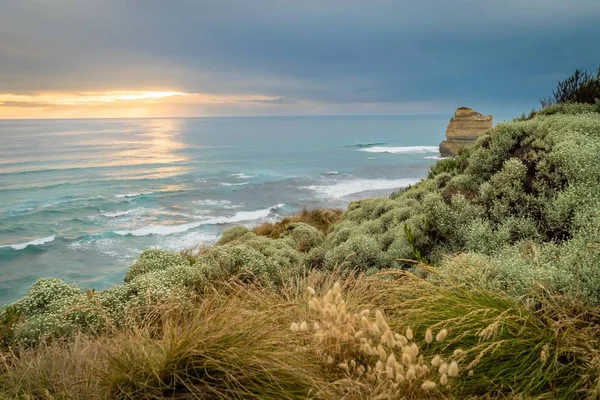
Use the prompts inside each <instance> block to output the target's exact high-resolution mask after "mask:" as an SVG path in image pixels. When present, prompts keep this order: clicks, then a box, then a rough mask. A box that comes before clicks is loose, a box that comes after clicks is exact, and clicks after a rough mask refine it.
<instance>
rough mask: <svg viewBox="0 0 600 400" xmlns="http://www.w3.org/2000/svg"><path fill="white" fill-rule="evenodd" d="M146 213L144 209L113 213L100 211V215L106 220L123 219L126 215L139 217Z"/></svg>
mask: <svg viewBox="0 0 600 400" xmlns="http://www.w3.org/2000/svg"><path fill="white" fill-rule="evenodd" d="M146 211H147V209H146V208H132V209H130V210H126V211H115V212H109V211H101V212H100V215H101V216H103V217H106V218H119V217H124V216H126V215H140V214H143V213H144V212H146Z"/></svg>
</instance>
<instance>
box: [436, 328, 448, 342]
mask: <svg viewBox="0 0 600 400" xmlns="http://www.w3.org/2000/svg"><path fill="white" fill-rule="evenodd" d="M446 336H448V331H447V330H446V328H444V329H442V330H441V331H439V332H438V334H437V335H436V336H435V340H437V341H438V342H442V341H444V339H446Z"/></svg>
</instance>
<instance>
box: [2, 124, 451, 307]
mask: <svg viewBox="0 0 600 400" xmlns="http://www.w3.org/2000/svg"><path fill="white" fill-rule="evenodd" d="M447 122H448V117H447V116H445V117H444V116H440V117H436V116H433V117H431V116H427V117H416V116H403V117H398V116H373V117H355V116H352V117H348V116H340V117H248V118H243V117H240V118H189V119H186V118H182V119H104V120H100V119H89V120H18V121H11V120H4V121H0V305H2V304H6V303H9V302H11V301H14V300H16V299H18V298H19V297H21V296H23V295H24V294H25V293H27V289H28V288H29V286H30V285H31V284H32V283H33V282H35V281H36V280H37V279H39V278H42V277H48V276H53V277H58V278H61V279H63V280H65V281H67V282H70V283H75V284H77V285H79V286H81V287H82V288H96V289H104V288H106V287H108V286H110V285H113V284H116V283H120V282H122V280H123V277H124V275H125V271H126V270H127V267H128V266H129V265H130V264H131V263H132V262H133V261H134V260H135V258H136V257H137V255H138V254H139V253H140V252H141V251H142V250H144V249H146V248H149V247H159V248H164V249H172V250H179V249H186V248H191V247H194V246H197V245H202V244H211V243H213V242H214V241H216V240H218V237H219V235H220V234H221V232H223V230H225V229H227V228H229V227H231V226H234V225H246V226H253V225H256V224H259V223H261V222H264V221H271V220H276V219H278V218H281V216H284V215H286V214H291V213H294V212H296V211H299V210H301V209H302V208H303V207H307V208H314V207H345V206H346V205H347V204H348V203H349V202H350V201H352V200H356V199H360V198H364V197H373V196H385V195H388V194H389V193H391V192H392V191H394V190H396V189H398V188H401V187H405V186H407V185H409V184H412V183H414V182H416V181H418V180H420V179H421V178H423V177H425V175H426V174H427V171H428V169H429V167H430V165H431V164H432V163H433V162H435V160H436V159H437V158H439V157H438V156H439V153H438V150H437V146H438V144H439V142H440V141H441V140H443V138H444V133H445V127H446V124H447Z"/></svg>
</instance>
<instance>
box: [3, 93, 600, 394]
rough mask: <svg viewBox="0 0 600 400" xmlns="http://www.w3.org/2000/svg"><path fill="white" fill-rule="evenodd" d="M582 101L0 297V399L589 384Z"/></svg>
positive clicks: (588, 203)
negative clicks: (116, 280)
mask: <svg viewBox="0 0 600 400" xmlns="http://www.w3.org/2000/svg"><path fill="white" fill-rule="evenodd" d="M599 154H600V105H599V103H598V102H596V103H595V104H576V103H565V104H553V105H550V106H548V107H546V108H544V109H542V110H540V111H539V112H537V113H536V114H535V115H533V116H532V117H531V118H525V119H523V120H515V121H512V122H506V123H501V124H498V125H497V126H496V127H495V128H493V129H491V130H490V131H488V132H487V133H485V134H484V135H483V136H481V137H480V138H479V139H478V141H477V142H476V143H475V144H474V145H473V146H472V147H470V148H467V149H464V150H463V151H462V152H461V153H460V154H459V155H458V156H457V157H455V158H449V159H444V160H440V161H439V162H437V163H436V164H434V165H433V166H432V167H431V169H430V171H429V174H428V176H427V177H426V178H425V179H423V180H422V181H420V182H419V183H417V184H415V185H413V186H411V187H408V188H406V189H403V190H400V191H398V192H396V193H393V194H392V195H391V196H389V197H386V198H371V199H365V200H361V201H356V202H353V203H351V204H350V205H349V206H348V208H347V209H346V210H345V211H344V212H343V213H341V212H339V211H335V210H312V211H307V210H305V211H303V212H302V213H301V214H299V215H297V216H293V217H288V218H286V219H285V220H283V221H281V222H279V223H275V224H265V225H262V226H259V227H255V228H254V229H247V228H244V227H234V228H231V229H229V230H227V231H225V232H224V233H223V235H222V237H221V239H220V240H219V242H218V243H217V244H215V245H214V246H212V247H204V248H201V249H198V250H196V251H187V252H184V253H177V252H170V251H165V250H159V249H149V250H146V251H145V252H143V253H142V254H141V255H140V257H139V258H138V259H137V260H136V261H135V263H134V264H133V265H131V266H130V267H129V269H128V271H127V272H126V275H125V279H124V282H123V284H121V285H117V286H114V287H111V288H109V289H107V290H104V291H94V290H86V291H82V290H81V289H79V288H78V287H76V286H73V285H70V284H68V283H65V282H62V281H60V280H58V279H55V278H45V279H42V280H40V281H38V282H36V283H35V284H34V285H32V286H31V288H30V290H29V292H28V293H27V295H26V296H24V297H23V298H22V299H20V300H18V301H16V302H14V303H13V304H10V305H8V306H6V307H4V308H2V309H1V310H0V343H1V346H2V347H3V350H2V352H1V353H0V354H1V355H2V356H1V358H0V398H2V396H4V397H6V398H11V399H12V398H44V399H59V398H60V399H63V398H73V399H76V398H90V399H94V398H98V399H100V398H131V399H133V398H136V399H138V398H147V399H156V398H178V399H182V398H209V399H213V398H214V399H219V398H221V399H223V398H256V399H268V398H272V399H280V398H326V399H339V398H347V399H363V398H377V399H384V398H386V399H387V398H390V399H391V398H394V399H395V398H398V399H401V398H405V399H421V398H461V399H462V398H521V399H524V398H548V399H550V398H552V399H575V398H599V397H600V328H599V326H600V325H599V324H600V163H599V162H598V155H599Z"/></svg>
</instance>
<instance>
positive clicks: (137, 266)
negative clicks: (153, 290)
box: [125, 249, 190, 282]
mask: <svg viewBox="0 0 600 400" xmlns="http://www.w3.org/2000/svg"><path fill="white" fill-rule="evenodd" d="M189 264H190V263H189V261H188V260H187V259H186V258H185V257H183V256H182V255H181V254H179V253H177V252H174V251H168V250H161V249H149V250H145V251H144V252H142V254H140V255H139V257H138V258H137V260H136V261H135V262H134V263H133V265H131V267H129V270H128V271H127V273H126V274H125V282H129V281H131V280H132V279H133V278H135V277H136V276H138V275H142V274H145V273H148V272H151V271H159V270H165V269H167V268H170V267H174V266H180V265H184V266H185V265H189Z"/></svg>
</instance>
